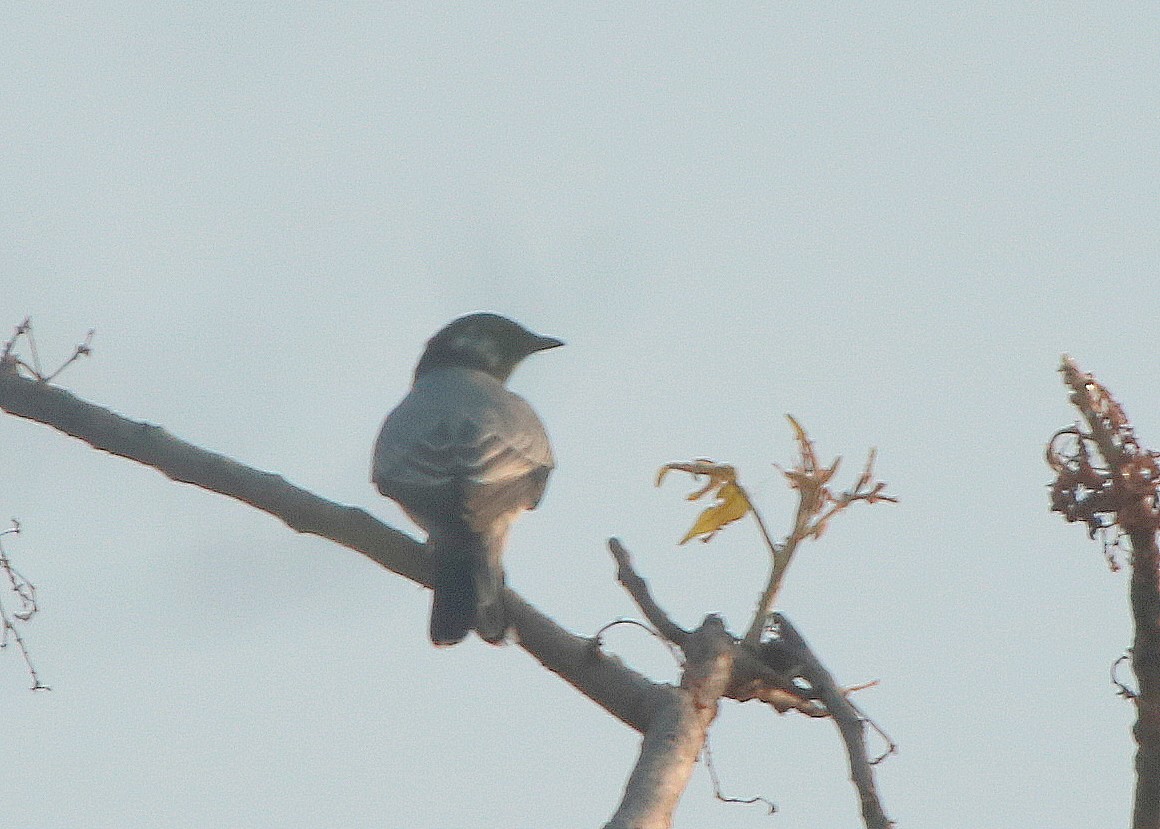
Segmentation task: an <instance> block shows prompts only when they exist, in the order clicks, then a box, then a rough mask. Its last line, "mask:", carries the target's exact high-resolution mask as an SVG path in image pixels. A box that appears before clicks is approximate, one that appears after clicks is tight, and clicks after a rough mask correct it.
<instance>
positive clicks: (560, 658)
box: [0, 363, 667, 732]
mask: <svg viewBox="0 0 1160 829" xmlns="http://www.w3.org/2000/svg"><path fill="white" fill-rule="evenodd" d="M0 409H3V410H4V411H6V412H8V413H9V414H13V415H16V416H17V417H22V418H26V419H28V420H33V421H36V422H38V423H43V424H45V425H46V426H50V427H52V428H54V429H57V430H58V431H61V432H64V433H65V434H67V435H70V436H72V437H75V438H78V439H80V440H83V441H84V442H86V443H88V444H89V445H90V446H92V447H94V448H96V449H100V450H102V451H104V452H109V453H110V454H113V455H118V456H120V457H123V458H128V459H129V460H133V461H137V462H138V463H141V464H144V465H146V466H151V467H153V468H154V469H157V470H158V471H159V472H161V473H162V474H164V475H165V476H166V477H168V478H171V479H172V480H175V481H180V482H182V483H189V484H193V485H194V486H198V487H201V488H202V489H207V490H210V491H211V492H217V493H219V494H221V495H226V496H228V497H230V498H234V499H236V500H238V501H242V502H243V503H246V504H249V505H250V506H253V507H255V508H257V509H259V510H261V511H263V512H265V513H268V514H270V515H272V516H274V517H275V518H278V519H279V520H281V521H282V522H283V523H285V524H286V525H287V526H288V527H290V528H291V529H293V530H295V531H297V532H300V533H309V534H311V535H317V536H320V537H322V538H327V539H329V540H331V541H334V542H335V543H337V544H341V545H342V546H344V547H349V548H350V549H352V550H355V551H356V552H359V553H362V554H363V555H365V556H367V557H368V558H370V559H371V560H372V561H374V562H376V563H378V564H380V565H382V566H383V567H385V568H386V569H388V570H390V571H392V572H394V573H397V574H399V575H400V576H403V577H405V578H408V579H410V580H412V581H414V582H418V583H419V584H422V585H425V586H428V587H430V585H431V576H430V572H429V567H428V561H427V557H426V554H425V552H424V547H423V545H422V544H420V543H418V542H417V541H415V540H414V539H413V538H411V537H410V536H407V535H405V534H404V533H401V532H399V531H398V530H396V529H394V528H392V527H390V526H387V525H386V524H383V523H382V522H381V521H379V520H378V519H377V518H375V517H374V516H372V515H370V514H369V513H368V512H366V511H365V510H362V509H359V508H358V507H352V506H346V505H343V504H337V503H334V502H333V501H328V500H326V499H325V498H320V497H318V496H317V495H314V494H313V493H311V492H309V491H307V490H305V489H302V488H301V487H297V486H295V485H293V484H291V483H290V482H288V481H287V480H286V479H285V478H283V477H282V476H280V475H275V474H273V473H270V472H263V471H261V470H258V469H254V468H252V467H249V466H246V465H245V464H241V463H238V462H237V461H235V460H233V459H231V458H228V457H226V456H224V455H220V454H217V453H214V452H209V451H206V450H205V449H201V448H200V447H197V446H195V445H193V444H191V443H188V442H186V441H183V440H180V439H179V438H176V437H174V436H173V435H171V434H169V433H168V432H166V431H165V430H164V429H162V428H161V427H159V426H154V425H152V424H149V423H141V422H138V421H135V420H130V419H128V418H125V417H122V416H121V415H119V414H117V413H115V412H113V411H110V410H109V409H106V408H104V407H102V406H97V405H94V404H92V403H88V402H86V401H84V400H82V399H80V398H79V397H77V396H75V395H73V394H71V393H70V392H67V391H65V390H63V389H60V388H57V387H55V386H50V385H48V384H47V383H44V382H39V381H37V380H31V379H28V378H25V377H22V376H20V374H19V373H18V372H17V370H16V368H15V366H13V365H12V364H11V363H0ZM505 602H506V603H507V606H508V608H509V614H510V619H511V621H512V623H513V627H514V629H515V631H516V635H517V636H518V639H519V643H520V646H521V647H523V648H524V649H525V650H526V651H528V653H530V654H531V655H532V656H533V657H535V658H536V659H537V660H538V661H539V662H540V663H541V664H542V665H544V666H545V667H547V668H548V669H549V670H551V671H553V672H554V673H556V674H557V675H559V676H560V677H561V678H562V679H564V680H565V681H566V682H568V683H569V684H571V685H572V686H573V687H574V688H576V689H577V690H579V691H580V692H581V693H582V694H584V695H585V696H587V697H588V698H589V699H591V700H592V701H593V702H595V703H596V704H597V705H600V706H601V707H602V708H604V709H605V710H606V711H608V712H609V713H610V714H612V715H613V716H614V717H616V718H617V719H619V720H621V721H622V722H624V723H625V724H626V725H628V726H630V727H632V728H634V729H636V730H637V731H641V732H644V731H646V730H647V729H648V728H649V726H650V723H651V722H652V720H653V717H654V712H655V711H656V710H657V709H658V708H659V707H660V704H661V702H662V700H663V697H664V696H665V693H666V690H667V689H666V686H662V685H658V684H656V683H654V682H652V681H651V680H649V679H648V678H647V677H645V676H643V675H641V674H639V673H637V672H636V671H633V670H632V669H630V668H628V667H627V666H625V665H624V664H623V663H622V662H621V661H620V660H619V659H617V658H616V657H613V656H609V655H607V654H604V653H603V652H601V651H600V649H599V647H598V646H596V644H595V643H593V641H592V640H590V639H585V638H583V637H580V636H576V635H575V634H572V633H569V632H568V631H566V630H564V629H563V628H562V627H560V626H559V625H558V624H556V623H555V622H554V621H553V620H552V619H550V618H549V617H547V616H546V615H544V614H543V613H542V612H541V611H539V610H537V609H536V608H535V607H533V606H532V605H531V604H529V603H528V602H526V601H525V600H524V599H523V598H521V597H520V596H519V595H518V594H516V593H514V592H513V591H511V590H508V591H507V593H506V594H505Z"/></svg>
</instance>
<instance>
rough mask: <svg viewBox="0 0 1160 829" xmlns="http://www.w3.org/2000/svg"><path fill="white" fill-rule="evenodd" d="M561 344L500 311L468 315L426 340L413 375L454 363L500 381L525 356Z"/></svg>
mask: <svg viewBox="0 0 1160 829" xmlns="http://www.w3.org/2000/svg"><path fill="white" fill-rule="evenodd" d="M563 344H564V343H563V342H561V341H560V340H557V339H556V338H555V337H541V336H540V335H539V334H533V333H532V332H531V331H529V330H528V329H526V328H524V327H523V326H522V325H520V324H519V323H518V322H513V321H512V320H509V319H508V318H507V317H501V316H500V315H499V314H468V315H467V316H466V317H460V318H459V319H457V320H454V321H453V322H450V323H448V324H447V325H446V326H445V327H444V328H442V329H441V330H440V331H439V332H438V333H436V334H435V336H434V337H432V338H431V339H429V340H428V341H427V350H426V351H424V352H423V357H422V358H421V359H420V360H419V365H418V366H417V367H416V368H415V378H416V379H418V378H419V377H421V376H422V375H424V374H426V373H427V372H429V371H434V370H435V369H438V368H448V367H451V366H457V367H460V368H474V369H478V370H480V371H486V372H487V373H488V374H490V375H491V376H492V377H494V378H496V379H497V380H499V381H500V382H501V383H503V382H505V381H506V380H507V379H508V377H509V376H510V375H511V373H512V371H513V370H514V369H515V367H516V366H517V365H519V363H520V361H521V360H522V359H524V357H527V356H528V355H529V354H535V353H536V352H537V351H544V350H545V349H548V348H555V347H556V346H559V345H563Z"/></svg>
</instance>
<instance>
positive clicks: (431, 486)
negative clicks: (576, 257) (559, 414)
mask: <svg viewBox="0 0 1160 829" xmlns="http://www.w3.org/2000/svg"><path fill="white" fill-rule="evenodd" d="M563 344H564V343H563V342H562V341H561V340H558V339H556V338H555V337H544V336H541V335H539V334H535V333H533V332H531V331H529V330H528V329H527V328H525V327H523V326H522V325H520V324H519V323H517V322H514V321H513V320H510V319H508V318H506V317H503V316H500V315H498V314H493V313H476V314H468V315H467V316H463V317H459V318H458V319H455V320H453V321H452V322H450V323H448V324H447V325H446V326H444V327H443V328H442V329H440V330H439V331H438V332H436V333H435V335H434V336H433V337H431V339H430V340H428V341H427V346H426V349H425V350H424V351H423V355H422V357H421V358H420V359H419V363H418V365H417V366H416V367H415V376H414V382H413V384H412V386H411V391H410V392H409V393H408V394H407V396H406V397H404V398H403V400H402V402H400V403H399V405H398V406H396V407H395V409H394V410H392V411H391V413H390V414H388V415H387V417H386V419H385V420H384V421H383V426H382V429H381V430H380V432H379V436H378V439H377V440H376V441H375V448H374V457H373V461H372V464H371V482H372V483H373V484H374V485H375V487H376V488H377V489H378V491H379V493H381V494H382V495H385V496H387V497H388V498H391V499H393V500H394V501H395V502H397V503H398V504H399V506H401V507H402V508H403V510H404V512H406V513H407V515H408V516H409V517H410V518H411V520H412V521H414V522H415V523H416V524H418V525H419V527H421V528H422V529H423V530H424V531H426V533H427V551H428V554H429V556H430V561H431V566H432V581H433V585H432V586H433V597H432V601H431V623H430V636H431V642H432V643H433V644H435V645H437V646H440V647H446V646H450V645H455V644H457V643H459V642H461V641H462V640H463V639H464V638H466V636H467V634H468V633H469V632H470V631H472V630H475V631H476V632H477V633H478V634H479V636H480V638H481V639H483V640H484V641H486V642H489V643H491V644H493V645H498V644H502V643H503V642H504V641H505V640H506V637H507V631H508V620H507V614H506V613H505V610H504V603H503V591H504V584H505V577H504V570H503V565H502V561H501V560H502V556H503V552H504V547H505V545H506V543H507V538H508V531H509V530H510V529H511V525H512V522H513V521H514V520H515V519H516V518H517V517H518V516H519V514H520V513H521V512H523V511H524V510H530V509H535V508H536V507H537V506H538V505H539V503H540V499H541V498H542V497H543V494H544V489H545V487H546V486H547V483H548V476H549V475H550V474H551V472H552V469H553V468H554V467H555V465H556V462H555V458H554V456H553V454H552V445H551V442H550V441H549V439H548V435H547V432H546V431H545V430H544V425H543V423H541V422H540V418H539V416H537V414H536V412H535V410H533V409H532V407H531V405H530V404H529V403H528V402H527V401H526V400H524V399H523V398H522V397H520V396H519V395H517V394H515V393H514V392H512V391H509V390H508V388H507V386H506V384H507V380H508V378H509V377H510V376H511V373H512V372H513V371H514V370H515V368H516V366H517V365H519V364H520V362H521V361H522V360H523V359H524V358H525V357H528V356H529V355H531V354H535V353H537V352H539V351H546V350H548V349H551V348H557V347H558V346H561V345H563Z"/></svg>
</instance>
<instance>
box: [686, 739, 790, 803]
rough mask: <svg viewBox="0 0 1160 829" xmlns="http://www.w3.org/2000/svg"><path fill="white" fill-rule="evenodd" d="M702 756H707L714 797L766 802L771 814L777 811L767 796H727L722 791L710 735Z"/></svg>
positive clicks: (727, 800) (725, 800) (730, 801)
mask: <svg viewBox="0 0 1160 829" xmlns="http://www.w3.org/2000/svg"><path fill="white" fill-rule="evenodd" d="M701 756H702V757H704V758H705V770H706V771H708V772H709V780H710V781H711V782H712V783H713V797H715V798H717V799H718V800H720V801H721V802H722V803H741V804H751V803H764V804H765V805H766V806H767V807H768V808H769V814H771V815H772V814H774V813H775V812H776V811H777V805H776V804H775V803H774V802H773V801H772V800H770V799H769V798H765V797H726V796H725V795H724V794H723V793H722V792H721V781H720V780H719V779H718V777H717V767H716V766H715V765H714V764H713V749H712V747H711V745H710V742H709V736H708V735H705V747H704V748H702V749H701Z"/></svg>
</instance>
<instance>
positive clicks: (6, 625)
mask: <svg viewBox="0 0 1160 829" xmlns="http://www.w3.org/2000/svg"><path fill="white" fill-rule="evenodd" d="M19 534H20V522H19V521H17V520H16V519H15V518H13V519H12V526H11V527H9V528H8V529H6V530H0V538H3V536H6V535H19ZM0 571H2V572H3V573H4V575H5V576H6V577H7V579H8V588H9V590H10V591H11V592H12V593H13V595H15V596H16V601H17V603H18V609H17V610H13V611H11V612H9V611H8V609H7V608H6V607H4V603H3V601H0V630H2V632H0V648H6V647H8V644H9V642H10V641H11V642H15V643H16V648H17V650H19V651H20V656H21V658H23V659H24V664H25V666H26V667H27V668H28V674H29V676H30V677H31V678H32V690H33V691H48V690H50V689H49V687H48V686H47V685H45V684H44V683H43V682H41V681H40V675H39V674H38V673H37V672H36V668H35V666H33V664H32V656H31V654H29V652H28V645H27V644H26V643H25V641H24V637H23V636H21V635H20V629H19V628H18V627H17V623H24V622H28V621H29V620H31V619H32V617H33V616H35V615H36V613H37V611H38V610H39V609H40V608H39V607H38V606H37V604H36V587H35V585H33V584H32V582H30V581H29V580H28V579H26V578H24V576H22V575H21V574H20V572H19V571H18V570H17V569H16V568H15V567H13V566H12V560H11V559H9V558H8V553H7V551H6V550H5V549H4V545H3V543H2V542H0Z"/></svg>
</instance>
